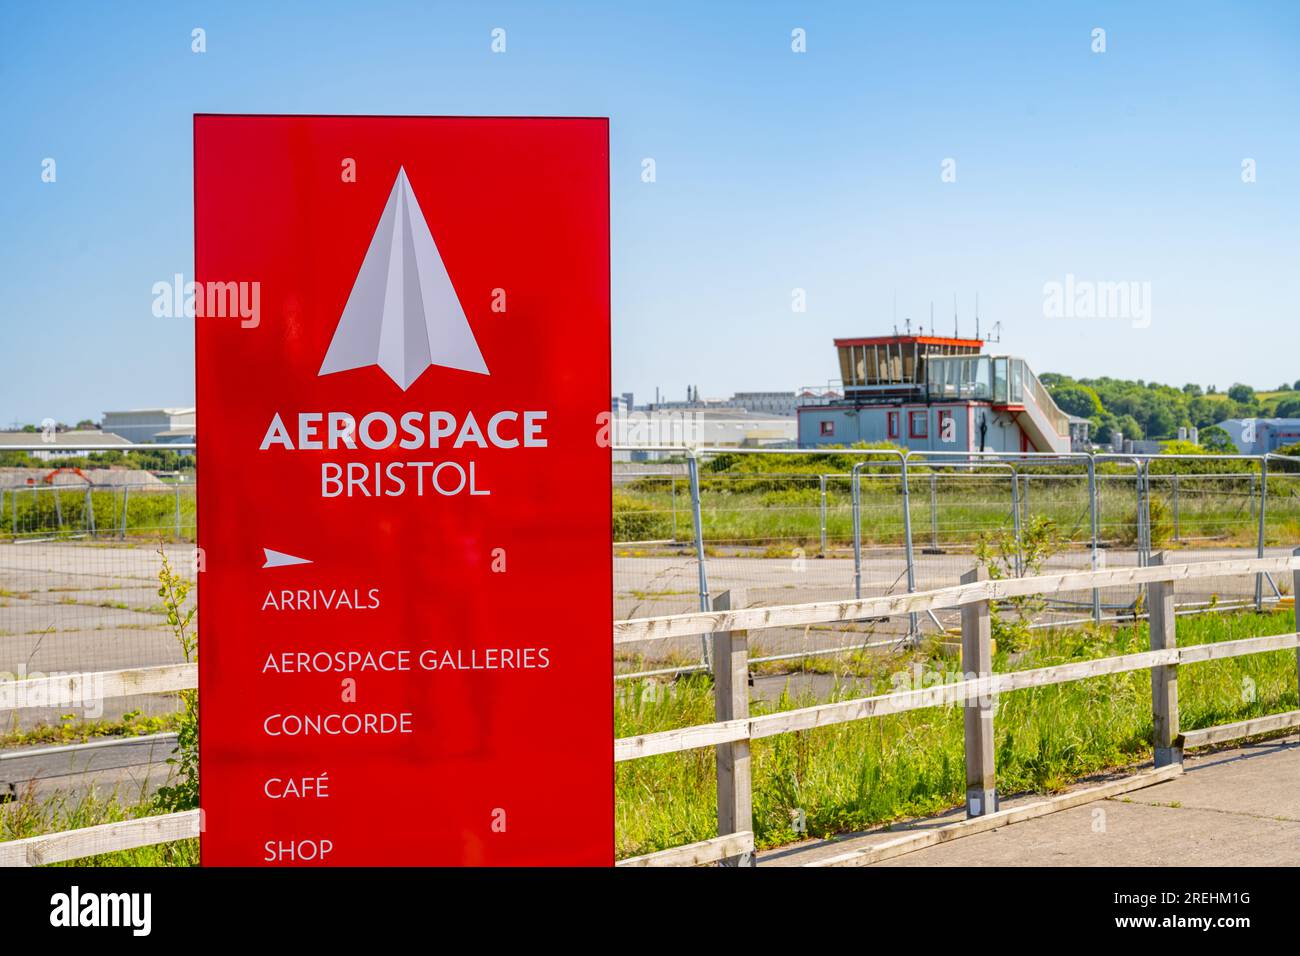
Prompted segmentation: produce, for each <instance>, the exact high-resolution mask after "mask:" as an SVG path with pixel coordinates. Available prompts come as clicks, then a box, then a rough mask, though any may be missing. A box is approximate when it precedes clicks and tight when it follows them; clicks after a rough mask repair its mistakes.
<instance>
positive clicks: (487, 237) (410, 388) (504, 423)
mask: <svg viewBox="0 0 1300 956" xmlns="http://www.w3.org/2000/svg"><path fill="white" fill-rule="evenodd" d="M194 167H195V176H194V179H195V186H194V215H195V281H196V287H195V289H194V290H193V291H194V292H195V298H196V312H197V313H198V317H197V318H196V320H195V329H196V333H195V335H196V353H197V390H198V397H197V404H198V409H199V415H200V417H201V419H202V428H201V429H200V435H199V439H198V443H199V447H198V457H199V459H200V460H201V462H202V469H203V476H202V479H201V482H200V489H199V515H198V527H199V546H200V548H201V552H200V553H201V559H202V567H203V570H202V573H201V575H200V578H199V582H200V583H199V616H198V620H199V623H200V627H201V646H200V654H199V659H200V664H199V672H200V677H199V701H200V715H201V716H200V740H201V758H200V759H201V769H202V778H201V779H202V789H201V804H202V808H203V811H204V832H203V836H202V857H203V862H204V863H205V864H207V865H276V866H292V865H320V864H325V865H448V864H467V865H530V864H535V865H571V864H609V863H612V861H613V752H612V739H613V730H612V696H611V686H612V684H611V678H612V653H611V634H612V614H611V600H610V595H611V584H612V582H611V552H610V541H611V533H610V493H609V492H610V487H609V480H610V479H609V475H610V453H609V449H608V447H607V445H606V444H605V443H603V442H602V441H601V440H600V439H601V435H600V432H599V420H600V416H601V415H602V413H604V412H607V411H608V408H609V398H610V378H609V185H608V183H609V180H608V124H607V121H605V120H603V119H517V118H451V117H379V116H374V117H349V116H209V115H204V116H197V117H195V125H194Z"/></svg>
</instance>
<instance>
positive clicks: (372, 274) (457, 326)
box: [319, 169, 488, 391]
mask: <svg viewBox="0 0 1300 956" xmlns="http://www.w3.org/2000/svg"><path fill="white" fill-rule="evenodd" d="M369 365H378V366H379V367H380V368H381V369H383V370H384V372H385V373H387V375H388V377H389V378H391V379H392V380H393V381H394V382H396V383H397V384H398V386H399V387H400V388H401V389H402V391H406V390H407V389H408V388H410V387H411V383H412V382H414V381H415V380H416V379H417V378H419V377H420V374H421V373H422V372H423V371H424V370H425V369H426V368H428V367H429V366H430V365H440V366H443V367H444V368H456V369H462V370H464V371H466V372H477V373H479V374H480V375H487V374H488V368H487V364H486V363H485V362H484V361H483V354H482V353H481V352H480V351H479V348H478V343H477V342H476V341H474V333H473V332H472V331H471V330H470V327H469V320H468V319H466V318H465V310H464V309H462V308H461V306H460V299H459V298H457V296H456V290H455V288H453V287H452V284H451V278H450V277H449V276H448V275H447V267H446V266H444V265H443V263H442V256H440V255H438V246H437V244H436V243H435V242H434V241H433V234H432V233H430V232H429V225H428V223H426V222H425V221H424V213H423V212H421V211H420V204H419V203H418V202H417V201H416V199H415V192H414V191H413V190H412V189H411V183H410V180H408V179H407V178H406V170H405V169H398V171H397V179H396V180H395V181H394V182H393V188H392V191H391V192H389V194H388V203H387V204H386V205H385V206H384V212H383V215H382V216H380V217H379V225H378V226H376V227H375V234H374V236H373V237H372V238H371V240H370V248H369V249H367V250H366V257H365V259H364V260H362V262H361V271H360V272H358V273H357V279H356V282H354V283H353V284H352V291H351V292H350V293H349V294H348V301H347V304H346V305H345V306H344V307H343V314H342V315H341V316H340V317H339V324H338V327H337V328H336V329H335V330H334V339H333V340H332V341H331V342H330V347H329V350H328V351H327V352H326V353H325V361H324V362H323V363H322V364H321V367H320V373H319V374H321V375H329V374H331V373H333V372H345V371H347V370H349V369H354V368H365V367H366V366H369Z"/></svg>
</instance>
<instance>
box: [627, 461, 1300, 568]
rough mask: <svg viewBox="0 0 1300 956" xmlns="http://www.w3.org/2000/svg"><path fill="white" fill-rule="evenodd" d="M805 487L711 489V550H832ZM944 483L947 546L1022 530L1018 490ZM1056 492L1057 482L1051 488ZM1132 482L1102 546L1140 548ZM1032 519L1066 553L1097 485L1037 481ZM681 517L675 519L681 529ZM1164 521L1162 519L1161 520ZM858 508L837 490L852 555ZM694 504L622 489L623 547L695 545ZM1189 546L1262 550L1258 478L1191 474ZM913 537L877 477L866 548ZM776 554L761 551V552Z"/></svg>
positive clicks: (1276, 512)
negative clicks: (1015, 525) (1254, 490)
mask: <svg viewBox="0 0 1300 956" xmlns="http://www.w3.org/2000/svg"><path fill="white" fill-rule="evenodd" d="M780 480H785V481H788V482H791V483H795V484H796V485H797V486H796V487H793V488H785V489H780V490H770V489H768V488H767V485H768V484H769V483H771V481H773V479H762V478H730V479H727V480H725V481H724V480H722V479H717V478H714V479H710V480H709V481H708V482H706V483H705V484H704V486H703V488H702V491H701V500H700V511H701V519H702V522H703V526H704V539H705V541H706V543H708V544H709V545H710V546H712V547H725V546H746V547H752V548H757V549H760V552H759V553H761V554H764V555H766V556H770V557H787V556H790V555H791V554H792V553H793V549H794V548H796V547H798V548H802V549H803V550H804V551H805V552H806V553H808V554H815V553H816V552H817V551H818V550H819V548H820V544H821V494H820V491H819V488H818V482H817V478H816V476H815V475H811V476H809V475H803V476H798V477H792V478H789V479H780ZM954 481H955V479H951V478H948V479H944V478H940V479H938V483H937V486H936V487H937V490H936V494H935V499H934V515H933V523H934V524H935V525H937V527H938V528H939V529H940V530H939V533H938V541H939V543H940V544H942V545H948V546H952V545H958V544H971V543H973V542H974V541H975V540H976V539H977V538H978V537H979V536H980V535H981V534H988V533H991V532H995V531H998V530H1002V529H1006V528H1009V527H1010V526H1011V524H1012V512H1011V490H1010V485H1009V482H1008V481H1007V480H1005V479H1001V480H991V479H961V480H960V484H954ZM1049 482H1050V483H1049ZM909 486H910V493H911V501H910V508H909V510H910V517H911V523H912V537H913V540H914V541H915V542H916V543H917V545H918V546H924V545H926V544H928V543H929V541H930V534H931V531H930V529H931V525H932V516H931V497H930V484H929V477H928V476H926V475H920V476H916V477H914V478H912V479H911V480H910V481H909ZM1172 488H1173V485H1172V482H1171V480H1170V479H1169V477H1168V476H1153V478H1152V497H1153V500H1155V501H1158V502H1160V503H1161V504H1163V505H1164V507H1163V508H1159V506H1156V510H1153V523H1154V527H1153V537H1154V538H1155V541H1154V544H1155V545H1156V546H1157V547H1160V546H1165V545H1167V544H1170V543H1172V541H1173V537H1174V530H1175V529H1174V527H1173V494H1172ZM1268 492H1269V497H1268V512H1267V517H1268V520H1267V528H1266V532H1267V536H1268V539H1269V541H1270V542H1272V543H1283V542H1288V541H1294V540H1296V538H1298V537H1300V476H1297V475H1294V474H1283V473H1279V474H1274V475H1271V476H1270V478H1269V487H1268ZM1134 494H1135V493H1134V487H1133V483H1132V481H1120V480H1115V479H1113V478H1112V479H1106V480H1104V481H1102V482H1101V484H1100V486H1099V493H1098V508H1099V512H1098V514H1099V518H1098V521H1099V530H1100V535H1101V538H1102V540H1103V541H1106V542H1110V543H1116V544H1122V545H1125V544H1132V543H1133V542H1134V541H1135V540H1136V537H1137V525H1136V505H1135V501H1134ZM1022 504H1023V507H1024V508H1025V512H1026V514H1033V515H1038V516H1041V517H1045V518H1048V519H1050V520H1051V521H1052V522H1053V523H1054V524H1055V525H1056V527H1057V528H1058V529H1059V531H1060V533H1061V536H1062V541H1063V542H1064V543H1073V544H1083V543H1085V542H1087V541H1088V540H1090V535H1091V522H1090V519H1089V513H1088V501H1087V482H1086V480H1084V479H1080V478H1073V477H1071V478H1068V479H1064V478H1053V479H1048V478H1045V477H1034V478H1031V479H1030V482H1029V485H1028V491H1027V492H1026V493H1025V500H1024V501H1023V502H1022ZM674 509H675V512H676V520H675V521H674ZM1157 511H1158V512H1159V514H1157ZM852 522H853V517H852V502H851V498H850V492H849V484H848V481H847V479H837V480H834V481H832V482H829V483H828V488H827V495H826V536H827V542H828V544H830V545H832V546H839V547H844V546H846V545H848V544H850V543H851V542H852V539H853V523H852ZM691 529H692V525H691V517H690V508H689V498H687V499H685V501H684V500H683V497H682V494H681V493H680V492H679V493H678V494H677V495H676V496H674V495H672V494H671V493H670V492H669V490H668V489H667V488H666V487H664V485H663V483H662V482H659V483H655V482H654V481H652V480H650V479H646V480H643V481H640V482H634V483H631V484H628V485H623V486H620V487H619V489H618V490H617V491H616V492H615V494H614V539H615V540H616V541H624V542H634V541H657V540H667V539H670V538H672V537H673V536H674V533H675V534H676V538H677V540H688V539H689V538H690V536H691V534H692V530H691ZM1177 530H1178V537H1179V540H1196V539H1202V540H1204V539H1212V540H1215V541H1218V542H1220V543H1237V544H1247V543H1252V542H1254V541H1255V539H1256V535H1257V532H1258V525H1257V518H1256V513H1255V512H1254V510H1253V506H1252V501H1251V485H1250V482H1249V480H1248V479H1227V478H1216V477H1214V476H1205V475H1198V476H1193V475H1180V476H1179V495H1178V529H1177ZM903 538H904V526H903V513H902V497H901V495H900V493H899V489H898V480H897V478H895V477H889V478H885V479H880V478H867V479H864V480H863V485H862V540H863V543H864V544H866V545H870V546H880V545H887V546H892V545H901V544H902V543H903ZM764 548H766V549H768V550H767V551H765V552H764V551H762V550H761V549H764Z"/></svg>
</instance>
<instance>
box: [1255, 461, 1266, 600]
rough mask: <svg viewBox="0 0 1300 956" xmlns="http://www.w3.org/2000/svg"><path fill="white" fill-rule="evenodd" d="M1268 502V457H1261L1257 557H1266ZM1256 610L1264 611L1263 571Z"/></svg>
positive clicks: (1257, 581)
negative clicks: (1265, 531)
mask: <svg viewBox="0 0 1300 956" xmlns="http://www.w3.org/2000/svg"><path fill="white" fill-rule="evenodd" d="M1267 502H1268V456H1267V455H1261V456H1260V459H1259V543H1258V544H1257V545H1256V549H1255V550H1256V555H1257V556H1258V557H1261V558H1262V557H1264V528H1265V515H1266V512H1267ZM1255 610H1256V611H1262V610H1264V572H1263V571H1261V572H1259V573H1258V574H1256V575H1255Z"/></svg>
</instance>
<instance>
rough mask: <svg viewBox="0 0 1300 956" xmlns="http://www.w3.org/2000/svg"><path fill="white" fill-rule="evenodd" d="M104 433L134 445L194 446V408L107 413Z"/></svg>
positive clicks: (143, 409) (144, 409) (136, 409)
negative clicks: (182, 444) (152, 443)
mask: <svg viewBox="0 0 1300 956" xmlns="http://www.w3.org/2000/svg"><path fill="white" fill-rule="evenodd" d="M103 428H104V431H105V432H112V433H113V434H114V435H120V436H121V437H123V438H125V439H126V440H127V441H129V442H132V443H133V444H143V443H146V442H155V441H158V442H192V441H194V436H195V419H194V409H192V408H132V409H128V410H126V411H122V412H105V413H104V425H103Z"/></svg>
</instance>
